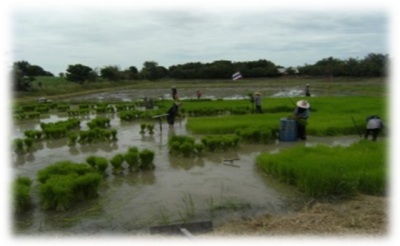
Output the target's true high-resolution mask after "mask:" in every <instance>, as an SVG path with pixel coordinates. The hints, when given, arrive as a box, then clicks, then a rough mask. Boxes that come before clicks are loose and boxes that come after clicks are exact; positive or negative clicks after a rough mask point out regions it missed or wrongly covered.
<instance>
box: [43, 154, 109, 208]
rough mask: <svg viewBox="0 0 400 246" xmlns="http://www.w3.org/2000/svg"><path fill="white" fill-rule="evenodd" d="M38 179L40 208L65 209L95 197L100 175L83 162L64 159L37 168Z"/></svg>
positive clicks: (100, 178)
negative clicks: (39, 168)
mask: <svg viewBox="0 0 400 246" xmlns="http://www.w3.org/2000/svg"><path fill="white" fill-rule="evenodd" d="M38 180H39V182H40V184H39V198H40V204H41V208H42V209H44V210H56V211H65V210H68V209H69V208H71V207H72V206H73V205H74V204H76V203H77V202H80V201H83V200H85V199H88V198H93V197H96V196H97V189H98V186H99V184H100V182H101V180H102V176H101V175H100V174H98V173H94V170H93V169H92V168H90V167H89V166H87V165H85V164H76V163H72V162H69V161H64V162H58V163H55V164H53V165H51V166H48V167H46V168H44V169H42V170H39V171H38Z"/></svg>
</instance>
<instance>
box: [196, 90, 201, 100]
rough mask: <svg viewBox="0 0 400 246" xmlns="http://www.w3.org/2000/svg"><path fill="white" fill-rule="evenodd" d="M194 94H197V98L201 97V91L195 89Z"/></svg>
mask: <svg viewBox="0 0 400 246" xmlns="http://www.w3.org/2000/svg"><path fill="white" fill-rule="evenodd" d="M196 96H197V99H200V98H201V91H199V90H197V91H196Z"/></svg>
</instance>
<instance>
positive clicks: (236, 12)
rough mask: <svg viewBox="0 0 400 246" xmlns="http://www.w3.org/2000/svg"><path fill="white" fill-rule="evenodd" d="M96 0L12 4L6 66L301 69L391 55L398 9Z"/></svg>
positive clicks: (58, 69)
mask: <svg viewBox="0 0 400 246" xmlns="http://www.w3.org/2000/svg"><path fill="white" fill-rule="evenodd" d="M17 2H21V1H18V0H17ZM22 2H24V1H22ZM25 2H26V1H25ZM39 2H41V1H39ZM44 2H48V1H44ZM57 2H58V1H57ZM97 2H98V3H99V4H96V5H94V4H77V5H75V6H74V5H72V6H70V5H62V4H59V5H54V4H53V5H52V4H51V2H50V3H49V4H48V5H45V4H42V5H39V6H37V5H36V4H35V5H32V4H31V5H30V7H29V6H27V5H23V4H11V5H10V6H9V11H8V21H9V26H8V32H9V34H10V35H9V37H10V38H9V39H10V40H9V41H10V47H9V50H8V53H7V54H8V55H9V56H10V57H9V63H8V64H12V63H13V62H15V61H28V62H29V63H30V64H31V65H39V66H41V67H42V68H43V69H44V70H46V71H50V72H52V73H53V74H54V75H57V76H58V75H59V73H60V72H65V71H66V69H67V68H68V65H73V64H83V65H86V66H89V67H91V68H93V69H101V68H103V67H105V66H118V67H119V68H120V69H122V70H124V69H127V68H128V67H130V66H135V67H136V68H137V69H139V70H140V69H141V68H142V67H143V63H144V62H146V61H154V62H157V63H158V65H160V66H164V67H166V68H168V67H169V66H172V65H178V64H185V63H189V62H202V63H210V62H213V61H216V60H230V61H233V62H238V61H255V60H259V59H266V60H269V61H272V62H273V63H275V64H276V65H280V66H284V67H290V66H292V67H297V66H303V65H305V64H314V63H315V62H317V61H319V60H321V59H324V58H328V57H334V58H338V59H343V60H345V59H348V58H358V59H362V58H364V57H365V56H366V55H368V54H369V53H379V54H389V56H390V42H389V39H390V29H391V26H390V17H391V11H390V8H389V7H388V5H387V4H386V5H385V4H384V3H385V1H384V0H383V1H382V0H381V1H379V2H381V3H380V4H376V2H378V1H365V0H364V1H354V0H353V1H351V0H348V1H343V2H346V4H345V5H343V4H342V5H340V4H331V5H330V4H329V1H327V2H326V1H324V2H326V4H324V5H318V4H317V3H316V2H315V1H302V2H303V3H305V4H302V5H298V4H295V3H294V2H295V1H285V0H284V1H282V2H283V3H284V2H286V3H290V4H285V5H279V4H278V5H277V4H265V3H260V1H251V0H250V1H246V2H249V4H243V2H244V1H230V2H232V4H229V5H228V4H225V5H222V4H220V5H216V6H214V7H211V6H210V5H209V4H202V5H200V4H196V3H197V1H193V2H194V4H179V3H175V4H172V5H169V4H168V5H167V4H165V3H164V4H160V3H163V2H166V1H150V0H148V1H146V2H149V4H147V5H146V4H144V5H137V4H127V3H126V2H125V1H123V2H121V1H118V0H117V1H113V2H115V4H112V5H109V4H102V3H103V2H104V1H96V3H97ZM156 2H157V3H158V4H151V3H156ZM168 2H169V3H171V2H172V3H174V2H175V1H168ZM200 2H203V3H210V2H211V1H207V0H206V1H204V0H203V1H200ZM214 2H216V1H214ZM238 2H241V3H242V4H235V3H238ZM251 2H254V4H250V3H251ZM307 2H308V4H307ZM336 2H337V1H336ZM339 2H340V1H339ZM351 2H354V3H353V4H351ZM356 2H358V3H362V2H364V3H367V4H363V5H361V4H356ZM368 2H371V4H368ZM118 3H119V4H118ZM374 3H375V4H374ZM214 5H215V4H214Z"/></svg>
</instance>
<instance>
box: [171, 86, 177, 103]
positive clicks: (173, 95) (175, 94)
mask: <svg viewBox="0 0 400 246" xmlns="http://www.w3.org/2000/svg"><path fill="white" fill-rule="evenodd" d="M171 95H172V99H173V100H176V99H177V95H178V91H177V90H176V87H175V85H174V86H172V87H171Z"/></svg>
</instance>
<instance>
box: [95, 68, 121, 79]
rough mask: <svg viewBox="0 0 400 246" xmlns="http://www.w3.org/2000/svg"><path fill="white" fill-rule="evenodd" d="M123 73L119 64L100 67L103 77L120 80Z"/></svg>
mask: <svg viewBox="0 0 400 246" xmlns="http://www.w3.org/2000/svg"><path fill="white" fill-rule="evenodd" d="M121 75H122V74H121V71H120V69H119V67H118V66H106V67H104V68H102V69H100V76H101V77H102V78H103V79H108V80H111V81H118V80H120V79H121Z"/></svg>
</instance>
